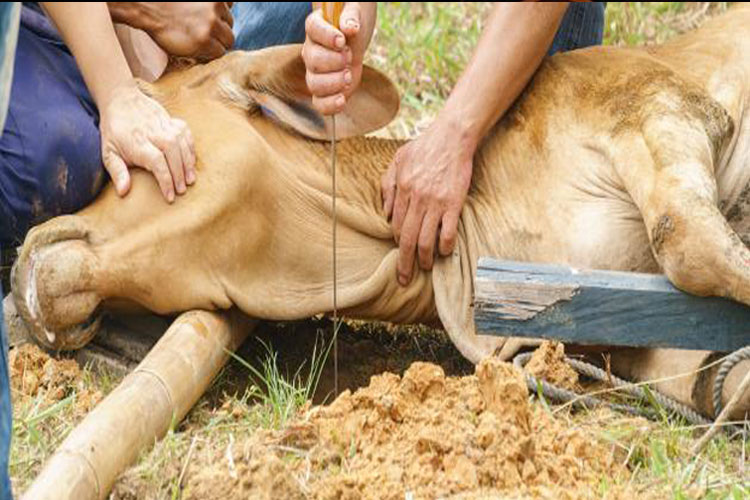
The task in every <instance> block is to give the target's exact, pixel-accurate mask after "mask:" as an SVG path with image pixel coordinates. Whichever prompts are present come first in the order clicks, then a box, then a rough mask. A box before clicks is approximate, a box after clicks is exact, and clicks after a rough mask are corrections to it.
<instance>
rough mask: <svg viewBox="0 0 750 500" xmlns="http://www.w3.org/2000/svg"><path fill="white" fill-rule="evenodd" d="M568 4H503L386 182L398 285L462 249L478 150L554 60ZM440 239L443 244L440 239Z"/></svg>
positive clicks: (385, 204)
mask: <svg viewBox="0 0 750 500" xmlns="http://www.w3.org/2000/svg"><path fill="white" fill-rule="evenodd" d="M566 8H567V3H542V2H540V3H533V4H530V3H499V4H497V5H496V6H495V7H494V8H493V11H492V13H491V15H490V17H489V20H488V23H487V27H486V28H485V30H484V32H483V33H482V36H481V38H480V40H479V43H478V45H477V48H476V50H475V52H474V55H473V57H472V59H471V61H470V63H469V65H468V66H467V68H466V69H465V71H464V72H463V74H462V75H461V77H460V78H459V80H458V83H457V84H456V86H455V88H454V89H453V91H452V92H451V94H450V96H449V97H448V100H447V101H446V103H445V106H444V107H443V109H442V110H441V112H440V113H439V115H438V117H437V118H436V119H435V121H434V122H433V124H432V125H431V126H430V127H429V128H428V129H427V130H426V131H425V132H424V133H423V134H422V135H421V136H419V137H418V138H417V139H415V140H414V141H412V142H409V143H407V144H406V145H404V146H403V147H401V148H400V149H399V150H398V152H397V153H396V155H395V157H394V160H393V162H392V163H391V165H390V167H389V169H388V171H387V172H386V173H385V174H384V176H383V179H382V194H383V208H384V211H385V213H386V215H387V216H388V217H389V218H390V219H391V227H392V229H393V234H394V238H395V240H396V242H397V243H398V245H399V260H398V279H399V283H401V284H402V285H406V284H408V283H409V281H410V280H411V276H412V269H413V264H414V260H415V259H414V257H415V253H416V254H417V257H418V258H417V260H418V263H419V266H420V267H421V268H422V269H426V270H428V269H431V268H432V264H433V261H434V253H435V246H436V244H437V247H438V251H439V253H440V255H444V256H445V255H449V254H450V253H451V252H452V251H453V248H454V246H455V242H456V237H457V233H458V220H459V217H460V215H461V210H462V208H463V204H464V201H465V199H466V195H467V193H468V191H469V184H470V182H471V175H472V168H473V166H472V158H473V156H474V153H475V152H476V149H477V147H478V145H479V143H480V141H481V140H482V138H483V137H484V136H485V135H486V133H487V132H488V131H489V130H490V128H491V127H492V126H493V125H494V124H495V123H496V122H497V120H498V119H499V118H500V117H501V116H502V115H503V114H504V113H505V112H506V111H507V110H508V108H509V107H510V106H511V105H512V104H513V102H514V101H515V99H516V98H517V97H518V95H519V94H520V93H521V91H522V90H523V88H524V87H525V86H526V84H527V83H528V81H529V79H530V78H531V76H532V75H533V74H534V72H535V71H536V69H537V68H538V66H539V64H540V63H541V61H542V59H543V58H544V55H545V54H546V52H547V50H548V48H549V46H550V44H551V42H552V40H553V38H554V36H555V32H556V30H557V27H558V25H559V23H560V21H561V19H562V17H563V15H564V13H565V9H566ZM438 235H439V238H438Z"/></svg>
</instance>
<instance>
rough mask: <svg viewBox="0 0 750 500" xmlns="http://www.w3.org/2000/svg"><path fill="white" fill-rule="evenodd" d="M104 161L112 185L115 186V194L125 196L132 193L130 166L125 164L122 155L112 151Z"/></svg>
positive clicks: (105, 156) (106, 155)
mask: <svg viewBox="0 0 750 500" xmlns="http://www.w3.org/2000/svg"><path fill="white" fill-rule="evenodd" d="M102 160H103V161H104V168H105V170H107V172H108V173H109V176H110V177H111V178H112V183H113V184H114V185H115V192H116V193H117V195H118V196H125V195H126V194H128V191H130V172H128V166H127V165H126V164H125V162H124V161H123V159H122V158H120V155H118V154H117V153H115V152H114V151H110V152H109V153H108V154H105V155H104V157H103V158H102Z"/></svg>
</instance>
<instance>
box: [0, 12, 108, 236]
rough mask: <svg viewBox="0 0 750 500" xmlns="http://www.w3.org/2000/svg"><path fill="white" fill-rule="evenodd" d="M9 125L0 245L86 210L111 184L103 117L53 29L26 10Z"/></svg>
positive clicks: (2, 160) (1, 159)
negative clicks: (105, 158)
mask: <svg viewBox="0 0 750 500" xmlns="http://www.w3.org/2000/svg"><path fill="white" fill-rule="evenodd" d="M16 50H17V51H16V62H15V67H14V71H13V83H12V87H11V92H10V107H9V108H8V119H7V120H6V122H5V127H4V129H3V134H2V137H0V245H3V246H7V247H11V246H13V245H16V244H20V243H21V242H23V238H24V236H25V235H26V232H27V231H28V230H29V228H31V227H32V226H33V225H35V224H38V223H40V222H43V221H45V220H47V219H49V218H51V217H54V216H57V215H62V214H69V213H73V212H75V211H77V210H80V209H81V208H83V207H85V206H86V205H88V204H89V203H91V201H93V199H94V198H95V197H96V195H97V194H98V192H99V189H100V188H101V187H102V186H103V185H104V182H105V181H106V179H107V177H106V172H105V170H104V168H103V166H102V160H101V154H102V153H101V144H100V139H99V115H98V111H97V109H96V105H95V104H94V100H93V99H92V98H91V95H90V94H89V92H88V90H87V89H86V84H85V83H84V81H83V77H82V76H81V73H80V71H79V70H78V66H77V65H76V62H75V59H74V58H73V55H72V54H71V53H70V51H69V50H68V48H67V47H66V46H65V44H64V43H63V42H62V40H61V39H60V36H59V35H58V33H57V30H56V29H55V27H54V26H53V25H52V23H51V22H50V21H49V19H47V17H46V16H44V14H43V13H41V12H40V11H38V10H36V9H34V8H32V7H30V6H28V5H24V6H23V8H22V9H21V26H20V30H19V33H18V45H17V49H16Z"/></svg>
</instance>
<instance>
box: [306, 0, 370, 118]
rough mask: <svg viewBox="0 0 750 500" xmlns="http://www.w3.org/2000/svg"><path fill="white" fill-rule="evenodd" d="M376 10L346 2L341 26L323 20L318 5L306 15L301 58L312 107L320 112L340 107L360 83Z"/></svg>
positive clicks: (330, 112)
mask: <svg viewBox="0 0 750 500" xmlns="http://www.w3.org/2000/svg"><path fill="white" fill-rule="evenodd" d="M375 9H376V6H375V4H374V3H371V2H345V4H344V8H343V10H342V12H341V18H340V21H339V24H340V29H336V28H334V27H333V26H331V25H330V24H329V23H328V22H327V21H326V20H325V19H323V15H322V12H321V10H320V8H316V9H315V10H314V11H313V12H312V13H311V14H310V15H309V16H307V20H306V21H305V35H306V36H305V43H304V45H303V46H302V59H303V60H304V62H305V68H306V75H305V79H306V82H307V87H308V89H309V90H310V93H311V94H312V96H313V98H312V103H313V106H314V107H315V108H316V109H317V110H318V111H320V112H321V113H323V114H326V115H331V114H335V113H338V112H340V111H341V110H343V109H344V106H345V104H346V99H347V98H348V97H349V96H350V95H351V94H352V93H353V92H354V90H355V89H356V88H357V86H359V82H360V81H361V79H362V63H363V60H364V55H365V50H366V49H367V45H368V44H369V43H370V38H371V36H372V31H373V29H374V27H375V12H376V11H375Z"/></svg>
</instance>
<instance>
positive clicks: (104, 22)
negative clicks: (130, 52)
mask: <svg viewBox="0 0 750 500" xmlns="http://www.w3.org/2000/svg"><path fill="white" fill-rule="evenodd" d="M43 6H44V9H45V10H46V11H47V13H48V14H49V16H50V18H51V19H52V21H53V22H54V23H55V25H56V26H57V29H58V30H59V31H60V34H61V35H62V38H63V39H64V40H65V43H66V44H67V45H68V47H69V48H70V50H71V52H72V53H73V56H74V57H75V59H76V62H77V63H78V67H79V69H80V70H81V74H82V75H83V79H84V80H85V82H86V86H87V87H88V89H89V92H91V95H92V97H93V98H94V101H95V102H96V104H97V106H98V107H99V108H100V109H101V108H102V107H104V106H106V104H107V103H108V102H109V101H110V100H111V99H112V97H113V94H114V93H115V92H116V90H117V89H118V88H122V87H129V86H133V85H135V82H134V80H133V75H132V73H131V72H130V68H129V67H128V63H127V61H126V60H125V56H124V55H123V53H122V49H121V47H120V44H119V43H118V41H117V37H116V35H115V30H114V27H113V25H112V21H111V20H110V14H109V11H108V9H107V5H106V4H105V3H104V2H83V3H79V2H76V3H73V2H43ZM82 20H85V23H86V27H85V29H82V27H81V21H82Z"/></svg>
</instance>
